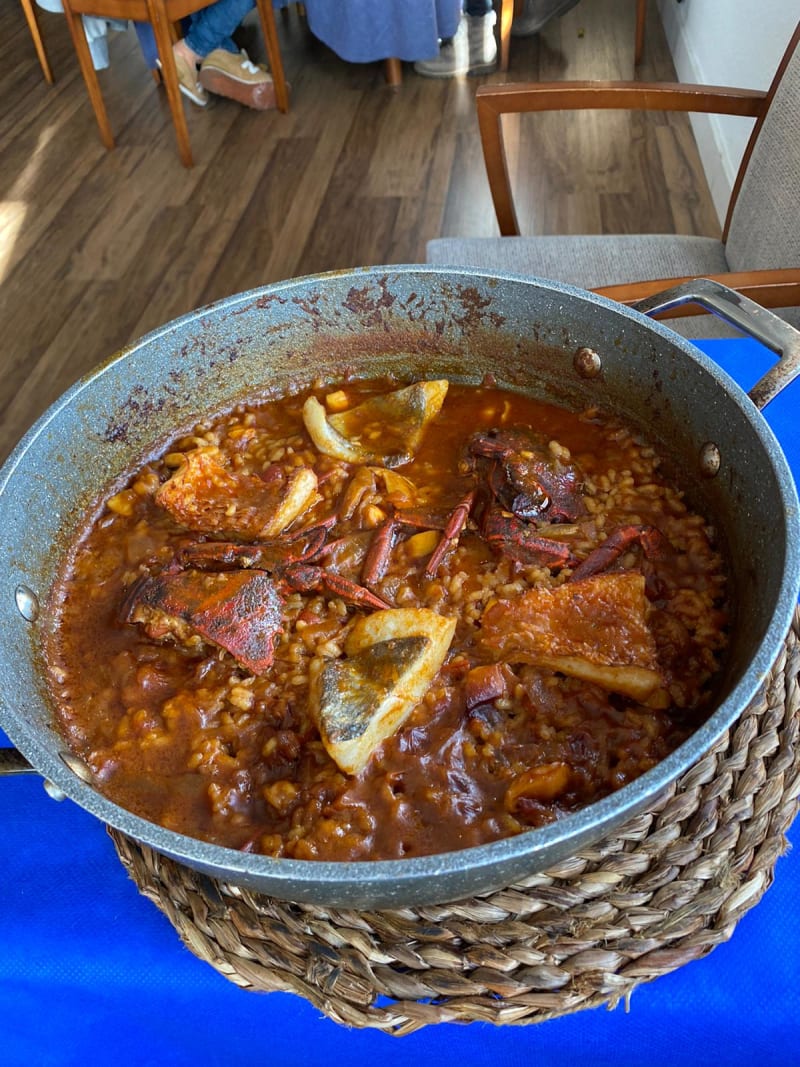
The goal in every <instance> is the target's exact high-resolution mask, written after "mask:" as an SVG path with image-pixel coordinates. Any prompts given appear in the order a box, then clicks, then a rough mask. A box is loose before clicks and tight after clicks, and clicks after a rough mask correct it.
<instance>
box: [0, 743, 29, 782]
mask: <svg viewBox="0 0 800 1067" xmlns="http://www.w3.org/2000/svg"><path fill="white" fill-rule="evenodd" d="M37 773H38V772H37V771H36V769H35V768H34V767H32V766H31V765H30V763H28V761H27V760H26V759H25V757H24V756H23V755H22V753H21V752H17V750H16V749H15V748H0V777H3V776H4V775H6V774H37Z"/></svg>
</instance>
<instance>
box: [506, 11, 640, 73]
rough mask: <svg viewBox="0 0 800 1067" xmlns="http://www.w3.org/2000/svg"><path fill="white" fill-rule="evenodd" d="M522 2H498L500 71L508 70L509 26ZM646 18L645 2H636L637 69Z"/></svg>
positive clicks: (634, 56) (635, 40) (635, 63)
mask: <svg viewBox="0 0 800 1067" xmlns="http://www.w3.org/2000/svg"><path fill="white" fill-rule="evenodd" d="M523 2H524V0H500V65H499V69H500V70H502V71H506V70H508V57H509V52H510V50H511V26H512V24H513V22H514V15H516V14H519V12H520V11H521V9H522V6H523ZM646 17H647V0H636V35H635V39H634V50H633V65H634V66H635V67H638V66H639V64H640V63H641V61H642V54H643V52H644V26H645V19H646Z"/></svg>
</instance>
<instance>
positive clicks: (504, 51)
mask: <svg viewBox="0 0 800 1067" xmlns="http://www.w3.org/2000/svg"><path fill="white" fill-rule="evenodd" d="M513 21H514V0H501V3H500V67H499V69H500V70H508V54H509V51H510V45H511V23H512V22H513Z"/></svg>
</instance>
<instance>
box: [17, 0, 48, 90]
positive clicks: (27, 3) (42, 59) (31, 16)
mask: <svg viewBox="0 0 800 1067" xmlns="http://www.w3.org/2000/svg"><path fill="white" fill-rule="evenodd" d="M22 10H23V11H24V12H25V20H26V22H27V23H28V29H29V30H30V31H31V37H32V38H33V46H34V48H35V49H36V55H37V56H38V57H39V66H40V67H41V68H42V74H44V77H45V81H48V82H49V83H50V84H51V85H52V84H53V80H54V79H53V70H52V68H51V66H50V61H49V60H48V58H47V52H46V51H45V48H44V41H43V40H42V33H41V30H40V29H39V20H38V19H37V17H36V10H35V8H34V6H33V4H32V2H31V0H22Z"/></svg>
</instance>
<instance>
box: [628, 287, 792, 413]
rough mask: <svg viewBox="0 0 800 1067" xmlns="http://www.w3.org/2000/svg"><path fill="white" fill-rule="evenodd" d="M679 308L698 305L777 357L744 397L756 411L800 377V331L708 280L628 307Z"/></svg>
mask: <svg viewBox="0 0 800 1067" xmlns="http://www.w3.org/2000/svg"><path fill="white" fill-rule="evenodd" d="M681 304H701V305H702V306H703V307H705V308H707V309H708V310H709V311H712V312H713V313H714V314H715V315H718V316H719V317H720V318H721V319H725V321H726V322H729V323H730V324H731V326H735V327H736V329H738V330H742V332H743V333H746V334H748V335H749V336H750V337H754V338H755V339H756V340H757V341H760V342H761V343H762V344H763V345H766V347H767V348H769V349H770V350H771V351H773V352H776V353H777V354H778V355H779V356H780V359H779V360H778V362H777V363H776V364H775V366H774V367H771V368H770V369H769V370H768V371H767V373H766V374H765V375H764V376H763V378H759V380H758V381H757V382H756V384H755V385H754V386H753V388H752V389H751V390H750V392H749V393H748V396H749V397H750V399H751V400H752V401H753V403H754V404H755V405H756V407H757V408H758V409H759V410H761V409H762V408H765V407H766V406H767V404H768V403H769V402H770V400H774V399H775V397H776V396H777V395H778V393H780V392H781V391H782V390H783V389H784V388H785V387H786V386H787V385H789V384H790V382H793V381H794V379H795V378H796V377H797V375H798V374H800V331H798V330H795V328H794V327H793V326H790V325H789V323H788V322H785V321H784V320H783V319H782V318H780V317H779V316H778V315H776V314H775V313H774V312H773V311H769V310H768V309H767V308H764V307H762V306H761V305H760V304H757V303H756V302H755V300H751V299H750V298H749V297H747V296H743V295H742V294H741V293H738V292H737V291H736V290H735V289H729V288H728V286H727V285H722V284H721V283H720V282H715V281H713V280H712V279H711V278H693V279H692V280H691V281H688V282H682V283H681V284H680V285H676V286H674V287H673V288H672V289H666V290H664V292H662V293H655V294H654V295H653V296H648V297H645V299H644V300H639V301H638V302H637V303H635V304H633V305H632V306H633V308H634V309H635V310H636V311H640V312H641V313H642V314H643V315H656V314H658V312H660V311H669V309H670V308H674V307H680V306H681Z"/></svg>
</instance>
